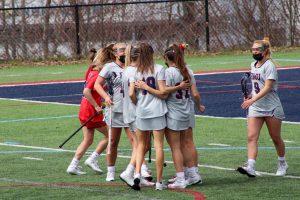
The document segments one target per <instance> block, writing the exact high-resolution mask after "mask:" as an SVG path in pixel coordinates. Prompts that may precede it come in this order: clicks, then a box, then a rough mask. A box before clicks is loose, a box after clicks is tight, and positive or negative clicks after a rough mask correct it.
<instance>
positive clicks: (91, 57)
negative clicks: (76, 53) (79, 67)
mask: <svg viewBox="0 0 300 200" xmlns="http://www.w3.org/2000/svg"><path fill="white" fill-rule="evenodd" d="M96 53H97V51H96V49H95V48H91V49H90V50H89V55H88V59H89V61H90V62H93V60H94V59H95V57H96Z"/></svg>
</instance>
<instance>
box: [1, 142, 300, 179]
mask: <svg viewBox="0 0 300 200" xmlns="http://www.w3.org/2000/svg"><path fill="white" fill-rule="evenodd" d="M0 146H11V147H20V148H29V149H43V150H53V151H65V152H75V151H74V150H65V149H55V148H48V147H37V146H26V145H16V144H5V143H0ZM103 155H105V154H103ZM118 157H119V158H128V159H130V158H131V156H122V155H118ZM151 160H152V161H155V159H151ZM165 162H166V163H169V164H172V163H173V161H165ZM199 167H204V168H211V169H219V170H225V171H235V169H233V168H225V167H219V166H213V165H199ZM259 173H260V174H263V175H268V176H276V175H275V174H274V173H268V172H259ZM284 177H285V178H292V179H300V176H289V175H287V176H284ZM0 180H1V179H0Z"/></svg>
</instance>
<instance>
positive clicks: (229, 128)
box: [0, 100, 300, 200]
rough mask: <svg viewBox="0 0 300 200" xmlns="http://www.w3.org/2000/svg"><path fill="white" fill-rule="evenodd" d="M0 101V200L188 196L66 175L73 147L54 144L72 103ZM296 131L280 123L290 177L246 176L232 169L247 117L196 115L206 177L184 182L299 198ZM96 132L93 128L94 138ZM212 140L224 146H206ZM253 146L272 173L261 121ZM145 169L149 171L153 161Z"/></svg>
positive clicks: (219, 190)
mask: <svg viewBox="0 0 300 200" xmlns="http://www.w3.org/2000/svg"><path fill="white" fill-rule="evenodd" d="M0 105H1V106H0V107H1V109H0V126H1V129H0V135H1V138H0V160H1V165H0V193H1V197H0V199H72V200H74V199H83V198H84V199H106V198H107V199H136V198H137V199H194V197H193V196H191V195H189V194H186V193H182V192H178V191H170V190H165V191H162V192H157V191H155V190H154V189H153V188H148V189H144V188H143V189H142V191H141V192H136V191H132V190H131V189H129V188H128V187H127V186H125V184H123V183H122V182H121V181H120V180H119V179H117V181H116V182H115V183H113V184H107V183H106V182H105V175H97V174H94V173H93V172H92V171H91V170H90V169H89V168H87V167H84V170H85V171H87V172H88V173H87V175H83V176H71V175H68V174H67V173H66V172H65V170H66V168H67V166H68V164H69V162H70V160H71V159H72V157H73V152H67V151H58V150H56V149H57V147H58V145H59V144H60V143H61V142H62V141H63V140H64V139H65V138H66V137H67V136H68V135H69V134H71V133H72V131H73V130H75V129H76V128H77V127H78V125H79V123H78V120H77V117H76V115H77V112H78V106H64V105H51V104H38V103H29V102H18V101H9V100H0ZM16 108H17V110H18V111H17V112H16ZM57 117H60V118H57ZM22 119H26V121H22ZM9 120H10V121H9ZM13 120H14V121H13ZM16 120H19V121H16ZM299 132H300V126H299V125H292V124H283V127H282V135H283V138H284V139H285V140H289V141H293V142H291V143H286V146H287V147H288V149H287V161H288V163H289V172H288V175H289V177H285V178H282V177H274V176H272V175H266V174H263V175H262V176H261V177H257V178H255V179H249V178H247V177H245V176H242V175H240V174H238V173H237V172H235V171H233V169H234V168H236V167H237V166H238V165H240V164H242V163H243V162H244V161H245V159H246V150H245V149H242V148H244V147H245V145H246V122H245V120H242V119H241V120H237V119H232V120H230V119H211V118H205V117H197V121H196V129H195V132H194V134H195V140H196V144H197V147H200V148H201V149H199V151H198V152H199V157H200V164H201V166H200V172H201V175H202V176H203V181H204V183H203V184H202V185H197V186H192V187H189V188H188V189H189V190H192V191H198V192H201V193H202V194H204V195H205V196H206V197H207V199H220V200H223V199H253V198H254V196H256V197H255V198H257V199H299V198H300V190H299V188H300V162H299V161H300V149H299V148H300V145H299V141H300V136H299V134H297V133H299ZM124 135H125V134H123V137H122V138H121V142H120V147H119V148H120V157H119V158H118V160H117V175H119V173H120V172H121V171H122V170H123V169H125V167H126V165H127V163H128V161H129V159H128V158H127V156H129V155H130V151H128V148H129V145H128V141H127V139H126V138H125V136H124ZM81 137H82V135H81V133H79V134H78V135H77V136H75V137H74V138H73V139H72V140H71V141H70V142H69V143H67V144H66V145H65V150H75V148H76V147H77V145H78V144H79V142H80V141H81ZM100 138H101V136H100V134H97V135H96V137H95V141H97V140H99V139H100ZM211 143H222V144H227V145H230V147H223V148H222V147H219V146H213V145H209V144H211ZM15 145H24V146H25V147H24V146H23V147H22V146H15ZM259 146H260V147H264V148H265V149H260V150H259V157H258V160H257V170H258V171H261V172H268V173H274V172H275V170H276V159H277V157H276V153H275V150H274V149H273V148H271V149H270V147H273V145H272V142H271V141H270V137H269V136H268V134H267V131H266V128H264V129H263V131H262V133H261V138H260V140H259ZM94 147H95V145H93V147H92V148H90V150H91V151H92V150H93V148H94ZM165 147H166V149H167V150H166V160H167V161H171V156H170V152H169V151H168V147H167V145H166V146H165ZM26 157H29V159H28V158H27V159H26ZM30 158H31V159H42V160H30ZM84 158H86V157H84ZM84 158H83V159H84ZM100 164H101V166H102V168H103V169H104V170H105V158H104V156H102V157H101V158H100ZM150 168H151V169H152V171H153V172H154V173H155V166H154V164H153V162H152V163H151V164H150ZM174 173H175V171H174V168H173V165H172V164H168V166H167V167H166V168H165V170H164V177H165V179H167V178H170V177H171V176H172V175H173V174H174Z"/></svg>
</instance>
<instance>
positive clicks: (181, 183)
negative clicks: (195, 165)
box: [168, 178, 187, 189]
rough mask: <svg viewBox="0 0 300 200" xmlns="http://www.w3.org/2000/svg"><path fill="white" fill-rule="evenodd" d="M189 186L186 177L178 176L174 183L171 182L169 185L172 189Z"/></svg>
mask: <svg viewBox="0 0 300 200" xmlns="http://www.w3.org/2000/svg"><path fill="white" fill-rule="evenodd" d="M186 186H187V181H186V180H185V179H179V178H176V180H175V182H174V183H171V184H169V185H168V188H172V189H176V188H178V189H184V188H186Z"/></svg>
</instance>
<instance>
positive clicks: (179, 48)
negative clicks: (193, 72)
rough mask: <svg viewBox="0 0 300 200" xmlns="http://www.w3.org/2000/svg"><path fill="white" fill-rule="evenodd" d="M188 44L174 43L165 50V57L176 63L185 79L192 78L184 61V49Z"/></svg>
mask: <svg viewBox="0 0 300 200" xmlns="http://www.w3.org/2000/svg"><path fill="white" fill-rule="evenodd" d="M186 46H187V45H185V44H179V45H177V44H172V45H171V46H170V47H168V48H167V49H166V50H165V53H164V58H165V59H168V60H169V61H171V62H174V63H175V65H176V67H177V68H178V69H179V71H180V73H181V75H182V76H183V80H190V79H191V77H190V74H189V72H188V69H187V67H186V64H185V61H184V49H185V48H186Z"/></svg>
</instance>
